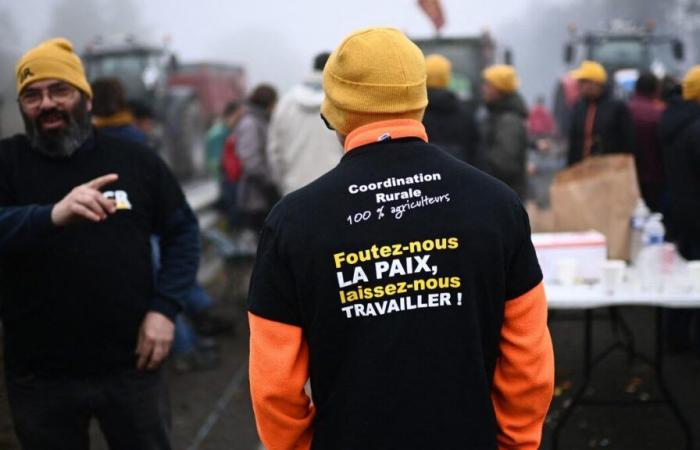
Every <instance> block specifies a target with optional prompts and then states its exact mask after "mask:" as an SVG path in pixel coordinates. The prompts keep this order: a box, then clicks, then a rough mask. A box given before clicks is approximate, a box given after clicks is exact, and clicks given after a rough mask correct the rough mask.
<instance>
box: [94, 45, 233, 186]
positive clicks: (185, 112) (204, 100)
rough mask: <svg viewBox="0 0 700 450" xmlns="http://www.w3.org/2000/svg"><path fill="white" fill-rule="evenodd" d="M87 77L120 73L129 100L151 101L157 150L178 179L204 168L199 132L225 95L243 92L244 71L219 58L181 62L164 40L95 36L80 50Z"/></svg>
mask: <svg viewBox="0 0 700 450" xmlns="http://www.w3.org/2000/svg"><path fill="white" fill-rule="evenodd" d="M83 61H84V62H85V70H86V72H87V76H88V79H89V80H90V81H93V80H95V79H96V78H100V77H117V78H119V79H120V80H121V81H122V83H123V85H124V89H125V90H126V94H127V99H128V100H129V101H138V102H140V103H142V104H146V105H148V106H150V108H151V109H152V110H153V111H154V114H155V118H156V132H155V133H154V134H155V135H156V137H155V139H154V142H155V143H156V147H157V150H158V152H159V153H160V154H161V155H162V157H163V158H164V159H165V161H166V162H168V164H169V165H170V167H171V169H172V170H173V172H174V173H175V175H176V176H177V177H178V178H179V179H180V180H182V181H185V180H189V179H192V178H199V177H202V176H204V175H205V174H206V165H205V150H204V138H205V135H206V131H207V129H208V127H209V126H210V125H211V124H212V122H213V121H214V120H215V119H216V117H217V116H218V115H219V114H221V112H222V111H223V109H224V107H225V106H226V104H227V103H228V102H230V101H234V100H241V99H242V98H243V96H244V94H245V72H244V70H243V69H242V68H241V67H239V66H234V65H228V64H218V63H197V64H180V63H179V62H178V61H177V58H176V56H175V55H174V54H173V53H172V52H171V51H170V50H169V49H168V47H167V46H165V45H163V46H155V45H149V44H144V43H141V42H138V41H137V40H136V39H134V38H133V37H119V38H112V39H110V40H104V39H99V38H98V39H96V40H95V42H94V43H93V44H91V45H90V46H88V48H87V49H86V51H85V54H84V55H83Z"/></svg>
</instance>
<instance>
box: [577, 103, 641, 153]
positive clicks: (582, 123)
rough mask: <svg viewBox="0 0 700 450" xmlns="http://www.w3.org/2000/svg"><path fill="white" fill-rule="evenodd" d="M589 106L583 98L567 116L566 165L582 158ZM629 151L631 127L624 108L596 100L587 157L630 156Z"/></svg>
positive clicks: (632, 143) (617, 104) (632, 137)
mask: <svg viewBox="0 0 700 450" xmlns="http://www.w3.org/2000/svg"><path fill="white" fill-rule="evenodd" d="M589 103H590V102H589V101H588V100H585V99H581V100H579V101H578V102H577V103H576V104H575V105H574V109H573V111H572V113H571V128H570V129H569V154H568V158H567V162H568V165H570V166H571V165H573V164H576V163H577V162H579V161H581V160H582V159H583V145H584V139H585V133H586V132H585V129H586V113H587V111H588V105H589ZM633 150H634V126H633V124H632V118H631V116H630V112H629V109H627V105H625V104H624V103H623V102H621V101H619V100H616V99H614V98H612V97H610V96H608V95H604V96H603V97H601V98H600V99H599V100H598V109H597V111H596V115H595V120H594V122H593V144H592V146H591V155H600V154H608V153H631V152H632V151H633Z"/></svg>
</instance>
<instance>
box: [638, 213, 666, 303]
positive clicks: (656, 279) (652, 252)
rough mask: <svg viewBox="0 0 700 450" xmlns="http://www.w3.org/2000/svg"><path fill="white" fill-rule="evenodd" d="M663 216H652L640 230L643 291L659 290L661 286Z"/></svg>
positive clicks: (663, 234) (640, 270)
mask: <svg viewBox="0 0 700 450" xmlns="http://www.w3.org/2000/svg"><path fill="white" fill-rule="evenodd" d="M662 219H663V215H661V214H658V213H655V214H652V215H651V216H650V217H649V219H648V220H647V221H646V223H645V224H644V228H643V229H642V242H643V247H642V249H641V251H640V252H639V258H638V264H639V273H640V275H641V276H642V286H643V287H644V288H645V289H651V290H660V289H661V286H662V284H663V274H662V269H663V266H664V236H665V234H666V229H665V228H664V224H663V222H662Z"/></svg>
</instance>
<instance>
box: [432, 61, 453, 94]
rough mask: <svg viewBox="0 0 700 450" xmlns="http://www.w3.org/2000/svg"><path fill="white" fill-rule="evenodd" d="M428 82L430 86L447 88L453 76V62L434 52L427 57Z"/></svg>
mask: <svg viewBox="0 0 700 450" xmlns="http://www.w3.org/2000/svg"><path fill="white" fill-rule="evenodd" d="M425 70H426V72H427V76H428V79H427V84H428V87H429V88H437V89H445V88H447V86H449V84H450V78H451V77H452V63H451V62H450V60H449V59H447V58H445V57H444V56H442V55H438V54H433V55H429V56H427V57H426V58H425Z"/></svg>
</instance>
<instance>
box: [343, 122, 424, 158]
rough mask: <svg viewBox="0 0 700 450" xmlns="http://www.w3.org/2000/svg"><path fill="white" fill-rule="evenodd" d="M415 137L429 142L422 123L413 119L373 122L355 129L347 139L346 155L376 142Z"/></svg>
mask: <svg viewBox="0 0 700 450" xmlns="http://www.w3.org/2000/svg"><path fill="white" fill-rule="evenodd" d="M408 137H415V138H419V139H422V140H423V141H425V142H428V134H427V133H426V132H425V127H424V126H423V124H422V123H420V122H419V121H417V120H413V119H394V120H383V121H381V122H373V123H370V124H367V125H364V126H362V127H360V128H356V129H354V130H353V131H352V132H351V133H350V134H348V136H347V137H346V138H345V153H347V152H349V151H351V150H353V149H355V148H357V147H361V146H363V145H367V144H372V143H374V142H382V141H389V140H392V139H401V138H408Z"/></svg>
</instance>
